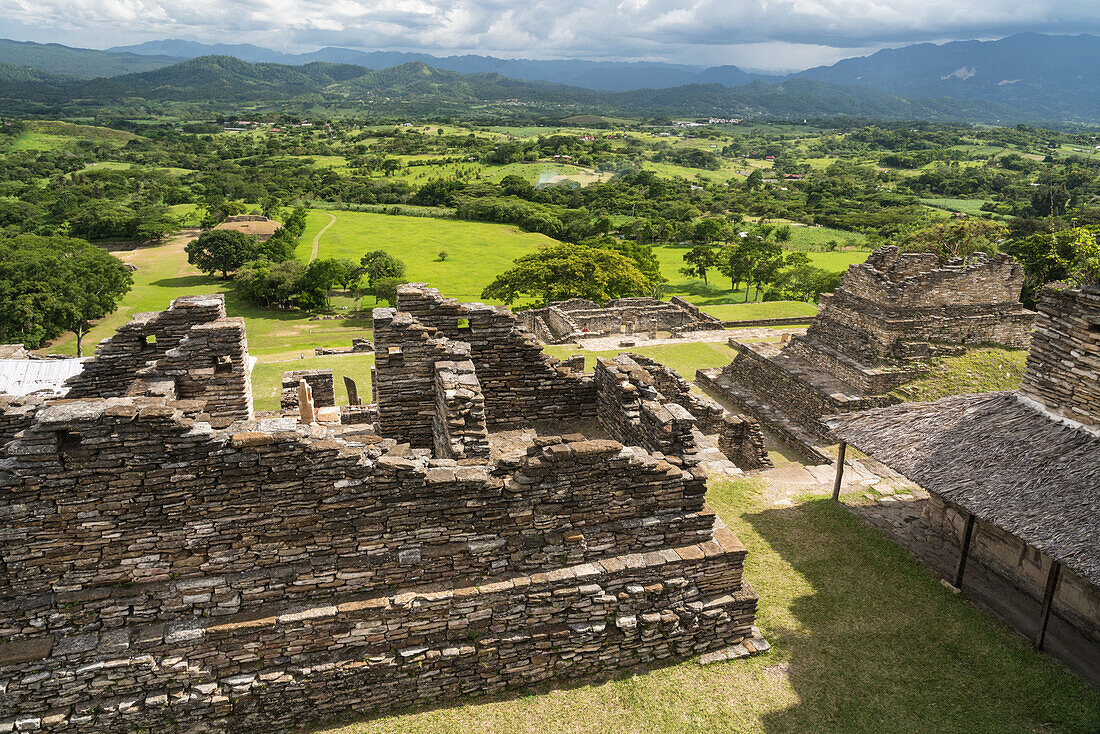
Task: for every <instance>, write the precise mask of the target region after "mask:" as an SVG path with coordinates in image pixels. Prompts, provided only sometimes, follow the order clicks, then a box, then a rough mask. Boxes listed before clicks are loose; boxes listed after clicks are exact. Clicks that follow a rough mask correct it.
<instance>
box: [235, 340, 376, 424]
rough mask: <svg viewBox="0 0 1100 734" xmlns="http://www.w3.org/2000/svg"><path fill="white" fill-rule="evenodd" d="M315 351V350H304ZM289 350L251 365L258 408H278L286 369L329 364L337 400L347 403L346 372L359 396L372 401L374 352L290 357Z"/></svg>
mask: <svg viewBox="0 0 1100 734" xmlns="http://www.w3.org/2000/svg"><path fill="white" fill-rule="evenodd" d="M302 354H309V355H312V354H313V352H312V351H309V352H302ZM288 356H289V355H287V354H274V355H266V356H261V357H260V358H259V361H258V362H257V363H256V366H255V367H254V368H253V369H252V401H253V407H254V408H255V409H256V410H278V409H279V392H280V391H281V389H282V382H283V373H284V372H287V371H289V370H314V369H320V368H330V369H331V370H332V376H333V379H334V380H335V383H336V404H337V405H347V404H348V394H347V389H346V388H345V387H344V376H345V375H347V376H348V377H350V378H351V379H352V380H354V381H355V387H356V389H357V390H358V392H359V398H360V400H363V401H364V402H369V401H370V368H371V367H372V366H373V365H374V355H373V354H347V355H337V356H325V357H317V356H306V357H304V358H298V357H291V358H289V359H288V358H287V357H288Z"/></svg>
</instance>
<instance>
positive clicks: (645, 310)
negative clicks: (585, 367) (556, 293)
mask: <svg viewBox="0 0 1100 734" xmlns="http://www.w3.org/2000/svg"><path fill="white" fill-rule="evenodd" d="M520 318H521V319H522V320H523V323H524V325H525V326H526V327H527V329H528V330H529V331H531V333H533V334H534V335H535V336H537V337H538V338H539V339H541V340H542V341H543V342H545V343H547V344H563V343H565V342H569V341H575V340H577V339H582V338H588V337H596V336H608V335H610V334H634V333H638V332H651V333H652V332H657V331H667V332H670V333H671V334H673V335H681V334H687V333H690V332H692V331H703V330H709V329H721V328H722V321H721V320H720V319H718V318H716V317H714V316H711V315H710V314H708V313H704V312H703V311H701V310H699V307H698V306H696V305H695V304H693V303H689V302H688V301H685V300H684V299H682V298H680V297H679V296H673V297H672V298H671V299H670V300H668V301H661V300H658V299H656V298H649V297H639V298H617V299H615V300H612V301H608V302H607V303H606V304H605V305H603V306H599V305H597V304H595V303H593V302H592V301H588V300H585V299H583V298H574V299H571V300H568V301H553V302H551V303H550V304H549V305H548V306H545V307H543V308H532V309H527V310H525V311H521V312H520Z"/></svg>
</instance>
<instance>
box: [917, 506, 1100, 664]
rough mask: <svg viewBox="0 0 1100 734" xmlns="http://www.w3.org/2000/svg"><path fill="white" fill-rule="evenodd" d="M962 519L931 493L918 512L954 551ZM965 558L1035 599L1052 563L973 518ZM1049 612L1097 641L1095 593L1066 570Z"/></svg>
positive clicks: (1098, 592) (1099, 593) (1098, 594)
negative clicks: (949, 543) (984, 567)
mask: <svg viewBox="0 0 1100 734" xmlns="http://www.w3.org/2000/svg"><path fill="white" fill-rule="evenodd" d="M966 517H967V513H965V512H964V511H962V510H961V509H960V508H958V507H957V506H955V505H953V504H951V503H949V502H945V501H944V500H943V499H942V498H941V497H939V496H938V495H935V494H932V495H931V496H930V497H929V499H928V502H927V503H926V504H925V506H924V510H923V512H922V519H923V520H924V521H925V522H927V523H928V524H929V525H930V526H931V527H932V528H933V529H935V530H937V531H939V532H940V533H942V534H943V535H945V536H946V537H948V538H951V539H952V540H953V541H954V542H955V543H956V544H957V545H958V546H959V547H961V546H962V539H963V535H964V533H965V531H966ZM970 555H971V556H973V557H974V558H976V559H977V560H978V561H980V562H981V563H982V564H984V565H985V566H987V567H988V568H991V569H993V570H994V571H996V572H997V573H999V574H1001V575H1003V576H1005V577H1007V578H1008V579H1010V580H1011V581H1012V582H1013V584H1014V585H1015V586H1017V587H1018V588H1020V589H1023V590H1024V591H1026V592H1027V593H1028V594H1030V595H1031V596H1032V597H1034V598H1035V599H1036V600H1041V599H1042V598H1043V593H1044V591H1045V589H1046V581H1047V576H1048V574H1049V572H1050V563H1051V561H1050V559H1049V558H1048V557H1047V556H1045V555H1044V554H1043V553H1041V552H1039V551H1038V550H1037V549H1035V548H1032V547H1030V546H1029V545H1027V544H1026V543H1025V542H1024V541H1022V540H1020V539H1019V538H1017V537H1016V536H1015V535H1012V534H1011V533H1008V532H1006V531H1005V530H1003V529H1002V528H999V527H997V526H996V525H991V524H989V523H986V522H983V521H981V520H978V521H977V522H975V524H974V532H973V535H972V536H971V541H970ZM1054 611H1055V612H1056V613H1057V614H1058V615H1060V616H1061V617H1063V618H1064V619H1066V620H1068V621H1070V622H1071V623H1072V624H1073V626H1074V627H1075V628H1077V629H1078V630H1081V631H1082V632H1083V633H1084V634H1086V635H1087V636H1088V637H1090V638H1091V639H1093V640H1096V641H1098V642H1100V627H1097V624H1096V620H1098V619H1100V589H1098V588H1097V587H1096V586H1093V585H1092V584H1090V583H1089V582H1088V581H1086V580H1085V579H1083V578H1081V577H1080V576H1078V575H1077V574H1075V573H1073V571H1071V570H1069V569H1068V568H1066V567H1065V566H1063V567H1062V572H1061V577H1060V579H1059V581H1058V588H1057V591H1056V593H1055V595H1054Z"/></svg>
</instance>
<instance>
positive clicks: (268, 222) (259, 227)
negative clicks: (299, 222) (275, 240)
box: [214, 214, 283, 242]
mask: <svg viewBox="0 0 1100 734" xmlns="http://www.w3.org/2000/svg"><path fill="white" fill-rule="evenodd" d="M282 226H283V225H282V224H280V223H279V222H276V221H275V220H274V219H268V218H267V217H261V216H259V215H256V214H240V215H238V216H233V217H226V218H225V221H224V222H222V223H221V224H217V225H215V226H214V229H228V230H233V231H234V232H244V233H245V234H250V235H252V236H253V237H255V238H256V239H257V240H259V241H260V242H263V241H265V240H267V239H270V238H271V235H273V234H275V230H277V229H278V228H279V227H282Z"/></svg>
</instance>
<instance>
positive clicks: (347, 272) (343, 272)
mask: <svg viewBox="0 0 1100 734" xmlns="http://www.w3.org/2000/svg"><path fill="white" fill-rule="evenodd" d="M336 262H337V264H338V265H339V266H340V278H339V280H337V281H336V282H337V283H339V284H340V285H341V286H342V287H343V289H344V292H345V293H347V292H348V291H350V290H351V287H352V286H353V285H355V284H356V283H357V282H359V279H360V278H362V277H363V268H362V266H360V265H356V264H355V263H354V262H352V261H351V260H348V259H347V258H340V259H338V260H337V261H336Z"/></svg>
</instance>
